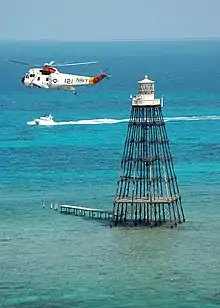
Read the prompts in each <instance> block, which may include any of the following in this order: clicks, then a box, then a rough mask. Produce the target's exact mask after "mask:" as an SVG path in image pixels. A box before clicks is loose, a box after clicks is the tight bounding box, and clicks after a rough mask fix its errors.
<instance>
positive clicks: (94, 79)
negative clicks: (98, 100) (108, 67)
mask: <svg viewBox="0 0 220 308" xmlns="http://www.w3.org/2000/svg"><path fill="white" fill-rule="evenodd" d="M107 77H108V75H107V74H105V73H102V74H100V75H98V76H96V77H91V78H89V84H96V83H99V82H100V81H101V80H103V79H104V78H107Z"/></svg>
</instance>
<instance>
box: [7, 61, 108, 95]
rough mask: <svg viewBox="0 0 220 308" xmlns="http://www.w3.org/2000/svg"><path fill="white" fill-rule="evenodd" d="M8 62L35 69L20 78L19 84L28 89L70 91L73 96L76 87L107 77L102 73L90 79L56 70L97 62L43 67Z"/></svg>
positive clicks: (50, 64) (46, 64)
mask: <svg viewBox="0 0 220 308" xmlns="http://www.w3.org/2000/svg"><path fill="white" fill-rule="evenodd" d="M9 62H12V63H17V64H22V65H28V66H32V65H33V66H35V68H31V69H29V71H28V72H27V73H26V74H25V75H24V76H23V77H22V78H21V83H22V84H23V85H24V86H25V87H28V88H39V89H53V90H67V91H72V92H73V94H77V92H76V87H79V86H88V85H94V84H97V83H99V82H100V81H102V80H103V79H105V78H107V77H108V75H107V74H106V73H104V72H101V73H100V74H99V75H97V76H94V77H90V76H80V75H73V74H66V73H61V72H59V71H58V69H57V68H56V67H61V66H77V65H88V64H94V63H98V62H97V61H90V62H76V63H74V62H66V63H63V64H62V63H57V64H56V63H55V61H50V62H49V63H44V64H43V65H42V64H40V65H39V64H31V63H27V62H23V61H18V60H9Z"/></svg>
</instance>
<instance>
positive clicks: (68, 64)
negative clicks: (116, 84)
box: [54, 61, 98, 67]
mask: <svg viewBox="0 0 220 308" xmlns="http://www.w3.org/2000/svg"><path fill="white" fill-rule="evenodd" d="M95 63H98V61H90V62H75V63H71V62H69V63H63V64H62V63H58V64H54V66H57V67H58V66H77V65H88V64H95Z"/></svg>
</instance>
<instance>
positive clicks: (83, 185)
mask: <svg viewBox="0 0 220 308" xmlns="http://www.w3.org/2000/svg"><path fill="white" fill-rule="evenodd" d="M219 49H220V41H163V42H159V41H151V42H103V43H98V42H94V43H85V42H84V43H82V42H81V43H77V42H75V43H72V42H62V43H61V42H46V41H42V42H3V41H2V42H0V72H1V78H0V107H1V113H0V128H1V135H0V167H1V181H0V195H1V197H0V222H1V223H0V307H4V308H5V307H8V308H9V307H25V308H28V307H50V308H52V307H62V308H63V307H77V308H84V307H97V306H99V307H102V308H107V307H138V308H142V307H153V308H154V307H165V308H166V307H171V306H172V307H176V308H188V307H190V308H197V307H199V308H200V307H201V308H206V307H207V308H211V307H220V288H219V285H220V259H219V255H220V245H219V235H220V219H219V217H220V202H219V200H220V193H219V187H220V178H219V173H220V162H219V159H220V134H219V128H220V54H219ZM8 59H18V60H23V61H27V62H30V63H44V62H47V61H50V60H56V61H58V62H67V61H77V62H78V61H79V62H81V61H93V60H98V61H99V63H98V64H95V65H90V66H81V67H74V68H63V71H65V72H69V71H70V72H72V73H76V74H85V75H91V76H93V75H96V74H99V72H100V70H104V71H105V70H107V72H108V73H109V74H110V75H112V77H111V78H109V79H108V80H104V81H103V82H101V83H100V84H98V85H95V86H91V87H84V88H83V87H81V88H79V89H78V94H77V95H73V94H72V93H70V92H63V91H58V92H56V91H47V90H39V89H27V88H24V87H23V86H22V85H21V83H20V79H21V77H22V76H23V74H24V73H25V72H26V70H27V69H29V67H25V66H21V65H16V64H11V63H9V62H7V60H8ZM145 74H148V76H149V77H150V78H151V79H153V80H155V82H156V85H155V86H156V96H157V97H162V96H163V97H164V107H163V114H164V118H165V120H166V129H167V133H168V136H169V140H170V146H171V150H172V155H173V160H174V164H175V170H176V173H177V177H178V183H179V188H180V192H181V194H182V197H183V207H184V211H185V215H186V219H187V222H186V223H185V224H182V225H180V226H178V228H175V229H173V230H170V229H167V228H164V227H161V228H155V229H138V228H132V229H129V228H120V227H119V228H111V229H110V228H109V226H108V224H107V223H105V222H103V223H101V222H100V221H96V220H90V219H85V218H82V217H74V216H69V215H61V214H60V213H59V212H58V211H55V210H53V209H50V203H51V202H53V204H54V203H59V204H60V203H67V202H68V203H70V204H83V205H85V206H91V207H98V208H104V209H111V208H112V202H113V198H114V194H115V191H116V184H117V178H118V174H119V166H120V160H121V155H122V151H123V145H124V140H125V136H126V132H127V124H128V119H129V116H130V110H131V100H130V98H129V96H130V94H135V93H136V92H137V81H138V80H140V79H142V78H143V77H144V75H145ZM45 113H51V114H52V115H53V116H54V118H55V121H56V125H54V126H49V127H47V126H33V125H28V124H27V122H29V121H31V120H32V119H33V118H35V117H39V116H42V115H43V114H45ZM42 199H43V200H44V201H45V204H46V207H45V209H43V208H42Z"/></svg>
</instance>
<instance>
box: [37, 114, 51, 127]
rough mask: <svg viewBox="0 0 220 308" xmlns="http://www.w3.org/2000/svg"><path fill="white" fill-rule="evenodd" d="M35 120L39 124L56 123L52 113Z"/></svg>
mask: <svg viewBox="0 0 220 308" xmlns="http://www.w3.org/2000/svg"><path fill="white" fill-rule="evenodd" d="M34 122H35V124H37V125H54V123H55V122H54V120H53V117H52V115H51V114H49V115H45V116H43V117H40V118H38V119H34Z"/></svg>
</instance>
